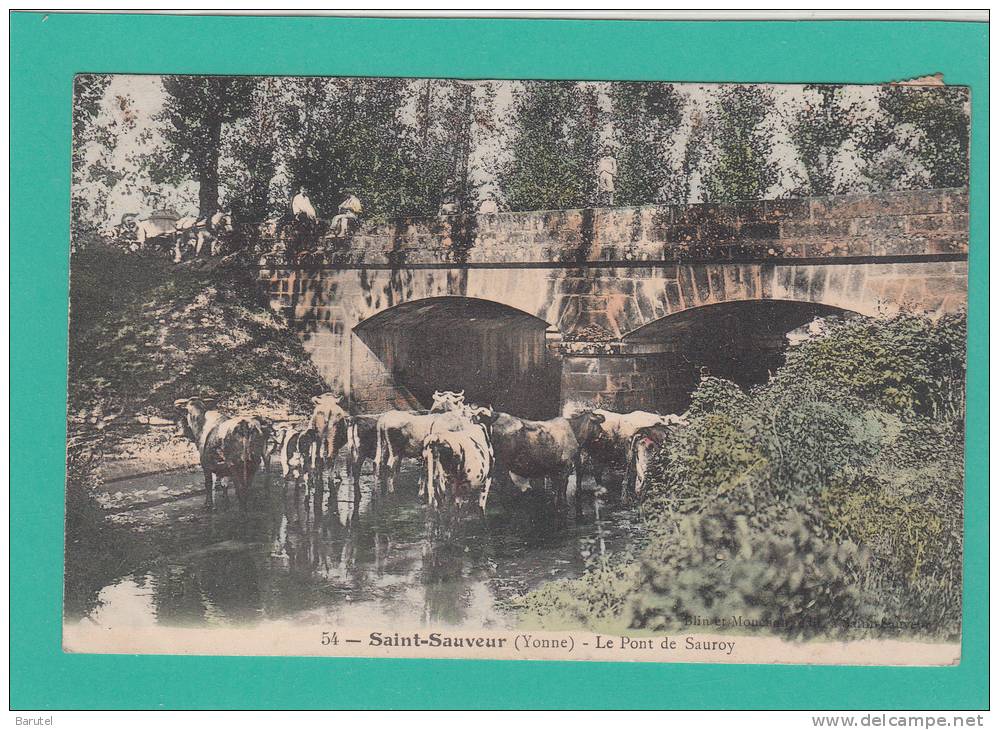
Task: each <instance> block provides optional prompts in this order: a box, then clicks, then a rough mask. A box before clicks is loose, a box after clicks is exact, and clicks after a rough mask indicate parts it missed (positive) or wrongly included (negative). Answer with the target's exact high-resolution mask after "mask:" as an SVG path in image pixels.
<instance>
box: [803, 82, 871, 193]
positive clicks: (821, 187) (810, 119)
mask: <svg viewBox="0 0 999 730" xmlns="http://www.w3.org/2000/svg"><path fill="white" fill-rule="evenodd" d="M805 91H806V92H812V93H813V94H817V95H818V100H817V101H816V102H814V103H813V102H812V101H806V102H805V103H804V105H803V106H802V107H801V108H800V109H799V110H798V112H797V113H796V114H795V115H794V117H793V119H792V120H791V123H790V132H791V140H792V141H793V142H794V146H795V148H796V149H797V151H798V155H799V156H800V157H801V162H802V165H803V166H804V168H805V175H806V178H807V180H806V181H805V184H804V185H803V187H802V189H801V190H799V191H796V192H797V193H798V194H800V195H834V194H837V193H843V192H847V191H848V190H849V188H850V186H849V185H848V184H846V183H844V182H843V181H837V166H836V162H837V155H838V154H839V153H840V152H841V150H842V148H843V145H844V144H845V143H846V142H847V141H848V140H849V139H850V138H851V136H852V135H853V133H854V129H855V127H856V126H857V123H858V118H859V109H858V107H857V104H855V103H853V104H850V103H846V102H844V101H843V99H842V97H843V91H844V87H842V86H830V85H809V86H806V87H805Z"/></svg>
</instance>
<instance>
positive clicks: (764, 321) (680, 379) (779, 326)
mask: <svg viewBox="0 0 999 730" xmlns="http://www.w3.org/2000/svg"><path fill="white" fill-rule="evenodd" d="M830 316H842V317H854V316H864V315H863V314H862V313H860V312H857V311H856V310H853V309H847V308H843V307H836V306H832V305H828V304H820V303H815V302H809V301H801V300H792V299H735V300H730V301H726V302H718V303H714V304H708V305H704V306H699V307H691V308H689V309H685V310H682V311H680V312H677V313H675V314H671V315H667V316H665V317H662V318H660V319H657V320H654V321H652V322H649V323H647V324H645V325H643V326H641V327H639V328H638V329H636V330H634V331H632V332H629V333H628V334H627V335H626V336H625V337H623V338H622V343H623V345H624V349H625V351H628V350H631V351H632V352H634V353H635V354H636V364H635V369H636V371H641V370H643V369H646V370H648V371H650V372H651V373H652V378H651V383H650V384H651V388H652V400H653V402H655V404H656V405H657V407H658V408H660V409H662V410H665V411H669V412H677V411H681V410H683V409H684V408H686V405H687V403H688V402H689V397H690V394H691V393H692V392H693V390H694V388H695V387H696V384H697V382H698V380H699V378H700V377H702V376H704V375H711V376H715V377H720V378H725V379H726V380H731V381H733V382H735V383H737V384H739V385H740V386H742V387H744V388H748V387H750V386H752V385H757V384H761V383H765V382H766V381H767V379H768V378H769V376H770V375H771V374H772V373H774V372H775V371H776V370H777V368H779V367H780V366H781V365H782V364H783V362H784V355H785V353H786V351H787V347H788V345H789V344H790V343H791V341H793V339H796V337H797V336H804V335H805V334H806V333H807V330H808V326H809V325H810V324H811V323H812V322H813V321H814V320H815V319H817V318H824V317H830Z"/></svg>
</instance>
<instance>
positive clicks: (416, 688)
mask: <svg viewBox="0 0 999 730" xmlns="http://www.w3.org/2000/svg"><path fill="white" fill-rule="evenodd" d="M10 23H11V52H10V54H11V143H10V144H11V185H10V188H11V198H10V199H11V214H10V216H11V251H10V270H11V271H10V287H11V290H10V302H11V304H10V306H11V315H10V316H11V322H10V327H11V401H10V402H11V426H12V427H11V437H10V454H11V458H10V464H11V489H10V527H11V536H12V542H11V553H10V596H11V603H10V610H11V618H10V621H11V625H10V631H11V637H10V640H11V643H10V651H11V679H10V683H11V684H10V691H11V695H10V696H11V706H12V708H14V709H43V708H53V709H58V708H67V709H69V708H77V709H83V708H122V709H125V708H164V707H165V708H205V709H211V708H230V707H243V708H332V707H394V708H401V707H428V708H429V707H494V708H514V707H547V708H558V707H585V708H611V707H630V708H786V709H792V708H798V709H851V708H855V709H869V708H878V709H892V708H896V709H905V708H908V709H918V708H934V709H945V708H972V707H974V708H982V707H986V706H987V704H988V696H987V693H988V685H987V682H988V680H987V666H988V443H987V433H988V431H987V428H988V427H987V418H988V405H987V403H988V350H987V345H988V238H987V236H988V233H987V231H988V179H987V176H988V86H987V73H988V72H987V65H986V63H987V62H986V59H987V56H988V45H987V44H988V26H987V25H986V24H984V23H977V24H976V23H956V22H936V23H932V22H874V21H866V22H856V21H854V22H833V21H819V22H795V21H790V22H787V21H783V22H704V21H693V22H663V21H655V22H650V21H640V22H632V21H562V20H444V19H435V20H421V19H406V20H398V19H342V18H341V19H334V18H306V17H302V18H273V17H270V18H262V17H180V16H177V17H171V16H150V15H82V14H50V15H43V14H34V13H16V14H13V15H12V16H11V20H10ZM87 71H90V72H114V73H220V74H229V73H239V74H311V75H327V74H330V75H366V76H378V75H386V76H451V77H466V78H524V77H527V78H530V77H535V78H570V79H662V80H670V81H772V82H819V81H826V82H855V83H872V82H882V81H887V80H892V79H902V78H910V77H913V76H919V75H923V74H929V73H934V72H938V71H940V72H943V73H944V74H945V77H946V81H947V82H948V83H949V84H963V85H967V86H970V87H971V89H972V94H971V99H972V123H973V130H972V165H971V180H972V189H971V212H972V216H971V257H970V259H971V260H970V271H971V281H970V313H969V319H968V328H969V355H970V357H969V369H968V389H969V398H968V443H967V446H968V449H967V453H968V464H967V496H966V500H967V504H966V506H967V509H966V528H967V531H966V540H965V545H966V549H965V553H966V561H965V566H966V571H965V577H964V583H965V603H964V642H963V648H962V656H963V659H962V662H961V663H960V665H959V666H954V667H944V668H879V667H820V666H819V667H807V666H760V665H755V666H731V665H730V666H725V665H691V664H644V663H635V664H623V663H622V664H604V663H587V662H526V661H525V662H517V661H510V662H486V661H457V660H385V659H379V660H371V659H366V660H361V659H315V658H313V659H310V658H246V657H242V658H240V657H179V656H93V655H72V654H63V653H62V650H61V632H60V628H61V623H60V620H61V606H62V600H61V597H62V546H63V537H62V535H63V489H64V455H65V407H66V317H67V308H68V307H67V281H68V240H69V214H68V211H69V183H70V109H71V91H72V79H73V75H74V74H76V73H79V72H87Z"/></svg>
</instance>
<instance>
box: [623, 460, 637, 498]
mask: <svg viewBox="0 0 999 730" xmlns="http://www.w3.org/2000/svg"><path fill="white" fill-rule="evenodd" d="M636 449H637V447H634V448H632V449H629V450H628V466H627V469H625V472H624V481H622V482H621V504H630V503H631V495H632V494H633V490H634V484H635V460H636V459H637V458H638V454H637V453H635V450H636Z"/></svg>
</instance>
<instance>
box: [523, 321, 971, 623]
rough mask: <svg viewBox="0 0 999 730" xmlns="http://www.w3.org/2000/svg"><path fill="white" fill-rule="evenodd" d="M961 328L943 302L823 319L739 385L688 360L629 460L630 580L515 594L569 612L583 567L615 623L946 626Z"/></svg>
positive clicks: (582, 591)
mask: <svg viewBox="0 0 999 730" xmlns="http://www.w3.org/2000/svg"><path fill="white" fill-rule="evenodd" d="M964 332H965V318H964V316H963V315H961V314H956V315H949V316H945V317H941V318H939V319H936V320H931V319H928V318H925V317H921V316H917V315H913V314H907V313H902V314H898V315H896V316H894V317H891V318H886V319H880V320H867V319H859V318H858V319H853V320H846V321H840V320H827V321H825V322H824V324H823V326H822V327H820V328H819V332H818V334H816V335H813V336H811V337H809V338H808V339H806V340H804V341H802V342H799V343H798V344H796V345H794V346H793V347H791V349H790V351H789V352H788V355H787V364H786V365H785V366H784V367H782V368H780V369H779V370H778V371H777V373H776V375H775V377H774V378H773V379H772V380H771V381H770V382H768V383H767V384H765V385H761V386H758V387H756V388H754V389H753V390H752V391H751V392H749V393H745V392H743V391H742V390H741V389H739V388H738V386H736V385H735V384H734V383H730V382H728V381H724V380H720V379H718V378H705V379H704V380H703V381H702V382H701V383H700V385H699V386H698V388H697V390H696V391H695V393H694V394H693V398H692V402H691V406H690V408H689V410H688V412H687V424H686V426H683V427H680V428H678V429H677V430H675V431H674V434H673V436H672V437H671V438H670V439H668V440H667V441H666V443H665V444H664V445H663V447H662V448H661V450H660V451H659V452H658V453H657V454H656V455H655V456H654V458H653V460H652V463H651V465H650V467H649V470H648V472H647V474H646V482H645V489H644V491H643V494H642V514H643V516H644V517H645V519H646V524H647V529H648V531H649V534H650V540H649V543H648V545H647V546H646V547H645V548H644V549H643V551H642V553H641V555H640V564H641V569H640V572H639V573H638V575H637V577H636V580H635V582H633V583H632V584H630V585H629V584H627V583H626V582H622V580H614V581H609V580H606V578H605V577H603V578H601V577H592V578H591V577H590V576H587V578H586V579H585V580H587V581H593V583H590V582H587V583H585V584H584V583H583V582H577V583H571V582H570V583H567V584H562V585H559V586H558V587H556V588H552V589H551V590H550V591H549V592H548V593H544V594H538V597H537V600H534V599H533V598H529V599H527V600H526V601H525V605H526V606H527V607H528V608H529V609H530V610H531V611H533V612H536V613H540V614H541V615H542V616H547V615H550V614H558V615H560V616H563V617H565V616H577V617H582V618H579V621H581V622H583V623H586V622H587V621H592V617H591V618H587V617H586V616H587V613H586V611H585V608H584V607H582V605H581V602H582V601H584V600H585V598H586V596H588V595H590V593H589V591H590V590H592V587H593V585H594V583H595V584H596V585H599V586H602V590H603V591H605V592H610V594H611V596H610V597H602V598H601V599H600V602H601V604H600V605H602V606H607V605H611V606H614V607H615V611H617V612H619V613H618V614H615V615H619V619H620V621H621V622H624V623H628V624H629V625H630V626H631V627H632V628H641V629H653V630H657V631H659V630H675V629H678V628H682V627H684V626H685V625H689V624H692V623H697V622H702V623H704V622H707V623H708V624H710V625H713V626H718V627H722V628H726V629H732V630H743V631H744V630H753V629H754V627H757V628H762V629H763V630H765V631H769V632H773V633H777V634H780V635H782V636H785V637H790V638H807V637H811V636H823V637H838V638H849V637H856V636H860V635H872V634H873V635H898V634H901V635H906V636H913V635H919V636H933V637H940V638H946V639H952V638H954V637H955V636H956V635H958V632H959V629H960V621H961V603H960V596H961V593H960V589H961V544H962V519H963V513H962V507H963V473H964V472H963V442H964V433H963V416H964V412H963V396H960V395H958V394H960V393H963V383H964V354H963V353H964V348H963V338H964ZM621 575H623V574H621ZM584 585H585V587H584ZM532 595H533V594H532ZM553 595H557V596H558V597H560V598H559V600H555V599H554V598H553ZM560 601H561V602H560ZM733 617H738V620H735V621H734V620H733Z"/></svg>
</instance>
